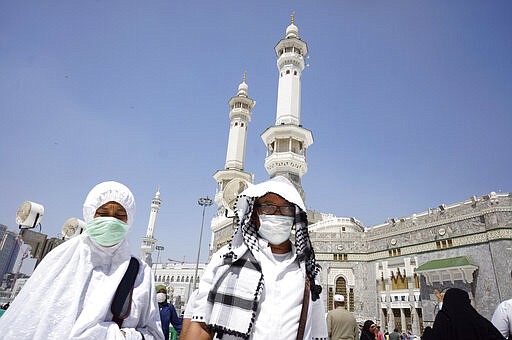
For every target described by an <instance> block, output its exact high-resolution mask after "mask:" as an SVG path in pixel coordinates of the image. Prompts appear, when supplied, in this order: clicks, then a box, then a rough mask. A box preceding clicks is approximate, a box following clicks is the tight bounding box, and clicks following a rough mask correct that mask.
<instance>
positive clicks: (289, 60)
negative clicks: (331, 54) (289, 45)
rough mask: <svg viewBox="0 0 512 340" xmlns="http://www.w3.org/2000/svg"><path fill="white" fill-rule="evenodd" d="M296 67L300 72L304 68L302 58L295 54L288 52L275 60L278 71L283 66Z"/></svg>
mask: <svg viewBox="0 0 512 340" xmlns="http://www.w3.org/2000/svg"><path fill="white" fill-rule="evenodd" d="M290 64H293V65H296V66H297V67H299V68H300V70H301V71H302V70H304V67H305V66H306V64H305V63H304V58H303V57H302V55H301V54H298V53H295V52H288V53H283V54H282V55H281V56H280V57H279V58H278V59H277V68H278V69H279V70H280V69H282V68H283V67H284V66H285V65H290Z"/></svg>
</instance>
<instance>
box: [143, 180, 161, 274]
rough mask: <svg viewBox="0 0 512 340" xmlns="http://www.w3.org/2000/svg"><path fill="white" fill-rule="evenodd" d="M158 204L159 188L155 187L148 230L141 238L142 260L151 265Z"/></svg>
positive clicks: (159, 202) (159, 201)
mask: <svg viewBox="0 0 512 340" xmlns="http://www.w3.org/2000/svg"><path fill="white" fill-rule="evenodd" d="M160 204H162V201H161V200H160V188H157V190H156V195H155V197H154V198H153V199H152V200H151V212H150V214H149V222H148V230H147V231H146V236H144V237H143V238H142V246H141V250H142V260H143V261H144V262H146V263H147V264H148V265H149V266H152V265H153V259H152V258H151V254H152V253H153V252H154V251H155V244H156V239H155V238H154V230H155V223H156V215H157V214H158V210H159V209H160Z"/></svg>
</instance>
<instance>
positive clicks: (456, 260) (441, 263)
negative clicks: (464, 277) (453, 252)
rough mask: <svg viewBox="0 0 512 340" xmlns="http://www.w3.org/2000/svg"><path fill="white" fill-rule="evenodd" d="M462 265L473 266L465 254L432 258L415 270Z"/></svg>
mask: <svg viewBox="0 0 512 340" xmlns="http://www.w3.org/2000/svg"><path fill="white" fill-rule="evenodd" d="M464 266H474V264H473V263H471V261H469V259H468V258H467V257H466V256H459V257H451V258H448V259H440V260H432V261H428V262H425V263H424V264H422V265H421V266H419V267H418V268H416V269H415V271H416V272H419V271H424V270H435V269H443V268H451V267H464Z"/></svg>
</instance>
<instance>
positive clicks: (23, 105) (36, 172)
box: [0, 0, 512, 262]
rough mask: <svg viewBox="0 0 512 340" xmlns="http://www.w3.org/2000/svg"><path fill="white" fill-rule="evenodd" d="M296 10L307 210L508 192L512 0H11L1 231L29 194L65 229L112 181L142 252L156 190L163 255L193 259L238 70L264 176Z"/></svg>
mask: <svg viewBox="0 0 512 340" xmlns="http://www.w3.org/2000/svg"><path fill="white" fill-rule="evenodd" d="M292 11H295V13H296V17H295V18H296V20H295V23H296V25H297V26H298V28H299V35H300V37H301V38H302V39H303V40H304V41H306V42H307V43H308V48H309V52H310V54H309V57H310V58H309V59H308V63H309V67H307V68H306V69H305V70H304V72H303V75H302V110H301V115H302V116H301V119H302V125H303V126H304V127H305V128H308V129H310V130H311V131H312V132H313V136H314V139H315V142H314V144H313V145H312V146H311V147H310V148H309V150H308V166H309V171H308V173H307V174H306V175H305V176H304V177H303V187H304V189H305V191H306V195H307V202H306V205H307V206H308V208H310V209H314V210H318V211H322V212H326V213H332V214H335V215H337V216H343V217H355V218H357V219H359V220H360V221H362V222H363V223H364V224H365V225H366V226H371V225H375V224H379V223H383V222H384V221H386V220H387V219H389V218H391V217H401V216H407V215H411V214H413V213H418V212H422V211H425V210H427V209H428V208H430V207H436V206H438V205H439V204H441V203H446V204H451V203H455V202H459V201H462V200H466V199H468V198H469V197H470V196H471V195H483V194H487V193H489V192H491V191H496V192H499V191H501V192H510V191H511V177H510V173H511V170H512V160H511V157H510V156H511V152H510V150H511V149H510V128H511V123H512V115H511V108H512V99H511V98H512V96H511V95H510V93H511V92H510V91H511V89H512V21H511V20H510V13H511V11H512V2H510V1H492V2H487V1H471V0H470V1H394V0H390V1H355V0H353V1H300V2H298V1H257V2H256V1H253V2H249V1H247V2H241V1H156V0H155V1H130V0H129V1H101V0H98V1H82V0H78V1H64V0H61V1H34V0H31V1H3V2H1V3H0V117H1V120H0V122H1V124H0V126H1V131H2V133H1V136H2V143H1V145H0V164H1V170H0V223H1V224H5V225H7V226H8V227H10V229H11V230H16V229H17V226H16V225H15V213H16V211H17V208H18V207H19V206H20V205H21V203H22V202H23V201H25V200H31V201H34V202H38V203H41V204H43V205H44V206H45V214H44V217H43V219H42V230H43V232H45V233H47V234H49V235H50V236H57V234H58V233H59V232H60V229H61V226H62V224H63V223H64V221H65V220H66V219H68V218H69V217H75V216H77V217H81V214H82V213H81V212H82V203H83V201H84V199H85V196H86V194H87V192H88V191H89V190H90V189H91V188H92V187H93V186H94V185H95V184H96V183H99V182H101V181H104V180H117V181H121V182H123V183H125V184H126V185H127V186H128V187H130V188H131V189H132V191H133V192H134V194H135V196H136V200H137V204H138V210H137V217H136V224H135V226H134V228H133V230H132V231H131V232H130V237H129V239H130V244H131V247H132V250H133V252H134V253H135V254H139V252H140V251H139V247H140V238H141V237H142V236H143V235H144V234H145V230H146V227H147V221H148V217H149V210H150V201H151V199H152V197H153V196H154V194H155V191H156V188H157V186H160V188H161V194H162V200H163V204H162V206H161V209H160V213H159V215H158V220H157V225H156V231H155V234H156V238H157V239H158V240H159V243H160V244H162V245H164V246H165V251H164V252H162V254H161V258H162V259H165V258H173V259H177V260H182V259H183V258H185V260H186V261H191V262H193V261H195V256H196V252H197V242H198V232H199V227H200V223H201V208H200V207H199V206H198V204H197V199H198V198H199V197H201V196H204V195H209V196H210V197H213V195H214V194H215V188H216V184H215V181H214V180H213V178H212V175H213V174H214V173H215V171H216V170H219V169H222V168H223V167H224V162H225V156H226V147H227V138H228V135H227V134H228V128H229V118H228V114H229V108H228V104H227V102H228V100H229V98H230V97H232V96H233V95H235V94H236V90H237V87H238V84H239V83H240V82H241V80H242V75H243V72H244V71H247V84H248V85H249V96H250V97H251V98H253V99H254V100H256V102H257V104H256V107H255V108H254V110H253V119H252V121H251V122H250V124H249V132H248V139H247V154H246V170H247V171H249V172H251V173H254V175H255V180H256V182H260V181H262V180H265V179H267V178H268V175H267V173H266V171H265V169H264V166H263V165H264V157H265V148H264V145H263V142H262V141H261V138H260V134H261V133H262V132H263V131H264V130H265V129H266V128H267V127H268V126H270V125H272V124H274V121H275V112H276V100H277V80H278V73H277V68H276V58H275V54H274V50H273V48H274V46H275V45H276V43H277V42H278V41H279V40H280V39H281V38H283V37H284V32H285V30H286V27H287V26H288V24H289V23H290V13H291V12H292ZM214 212H215V209H214V208H213V207H210V208H208V209H207V210H206V220H207V221H206V223H205V234H204V235H203V236H204V238H203V247H202V256H201V260H203V261H205V260H206V258H207V251H206V249H207V246H208V241H209V235H210V233H209V231H208V227H209V220H210V219H211V217H213V215H214Z"/></svg>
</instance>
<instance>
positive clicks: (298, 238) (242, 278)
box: [208, 196, 321, 339]
mask: <svg viewBox="0 0 512 340" xmlns="http://www.w3.org/2000/svg"><path fill="white" fill-rule="evenodd" d="M255 201H256V198H255V197H249V196H239V198H238V200H237V204H236V207H235V211H236V224H237V229H236V231H235V233H234V234H233V239H232V240H231V242H230V244H229V247H228V252H227V253H226V254H225V255H224V262H223V265H222V266H221V267H220V268H219V271H218V276H217V277H218V279H217V280H215V281H214V282H213V286H212V289H211V290H210V292H209V294H208V303H209V304H211V314H210V320H209V322H208V327H209V329H210V330H211V331H213V332H216V333H218V334H219V335H221V334H231V335H235V336H238V337H241V338H243V339H248V338H249V337H250V335H251V333H252V331H253V324H254V320H255V318H256V311H257V309H258V304H259V300H260V297H261V292H262V290H263V285H264V280H263V274H262V272H261V267H260V262H259V256H260V250H259V243H258V234H257V231H256V227H255V226H254V224H253V222H252V221H251V216H252V213H253V208H254V203H255ZM295 210H296V214H295V228H296V232H295V246H296V254H297V259H298V260H299V261H304V262H305V267H306V274H307V276H308V277H309V280H310V282H311V283H312V284H311V297H312V299H313V301H315V300H317V299H318V298H319V296H320V292H321V287H320V286H319V285H315V284H314V282H315V277H316V275H317V274H318V271H319V266H318V265H317V264H316V262H315V255H314V251H313V247H312V245H311V241H310V240H309V234H308V230H307V218H306V213H305V212H304V211H302V210H301V209H300V208H299V207H297V206H296V209H295Z"/></svg>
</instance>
